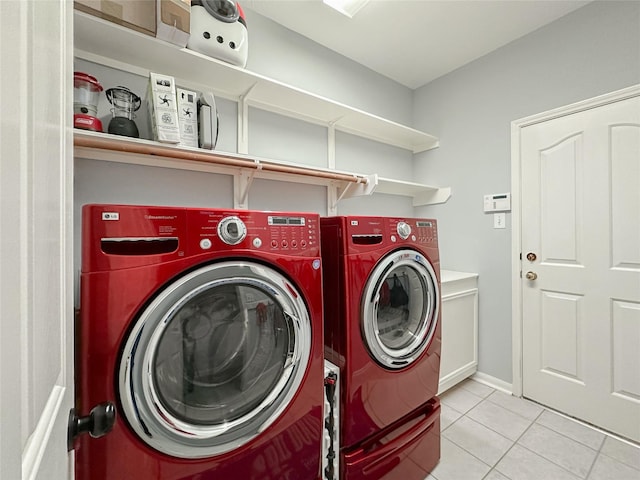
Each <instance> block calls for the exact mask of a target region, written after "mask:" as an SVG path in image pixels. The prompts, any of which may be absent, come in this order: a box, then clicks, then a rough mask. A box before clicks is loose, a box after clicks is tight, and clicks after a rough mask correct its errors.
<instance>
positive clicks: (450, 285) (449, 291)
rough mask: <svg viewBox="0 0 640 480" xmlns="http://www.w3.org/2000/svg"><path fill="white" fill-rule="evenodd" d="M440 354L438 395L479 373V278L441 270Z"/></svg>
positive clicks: (473, 274) (475, 274)
mask: <svg viewBox="0 0 640 480" xmlns="http://www.w3.org/2000/svg"><path fill="white" fill-rule="evenodd" d="M440 274H441V285H442V286H441V295H442V352H441V357H440V383H439V388H438V393H439V394H440V393H442V392H444V391H446V390H448V389H449V388H451V387H453V386H454V385H457V384H458V383H460V382H461V381H463V380H464V379H465V378H467V377H470V376H471V375H473V374H474V373H476V371H477V369H478V274H477V273H467V272H454V271H451V270H442V271H441V272H440Z"/></svg>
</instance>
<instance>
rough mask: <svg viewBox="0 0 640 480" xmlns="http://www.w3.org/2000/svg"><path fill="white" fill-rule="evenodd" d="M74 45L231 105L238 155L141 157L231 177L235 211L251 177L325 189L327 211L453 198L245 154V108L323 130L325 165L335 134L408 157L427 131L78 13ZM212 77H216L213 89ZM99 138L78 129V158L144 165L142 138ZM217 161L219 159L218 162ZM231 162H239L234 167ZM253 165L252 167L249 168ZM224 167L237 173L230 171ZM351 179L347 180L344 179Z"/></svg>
mask: <svg viewBox="0 0 640 480" xmlns="http://www.w3.org/2000/svg"><path fill="white" fill-rule="evenodd" d="M74 45H75V51H74V54H75V56H76V57H77V58H80V59H83V60H88V61H91V62H95V63H99V64H101V65H105V66H107V67H110V68H115V69H119V70H123V71H126V72H131V73H135V74H138V75H142V76H147V75H148V74H149V72H161V73H163V74H166V75H171V76H173V77H174V78H175V79H176V82H177V83H178V84H180V85H181V86H184V87H187V88H192V89H196V90H201V89H207V90H213V92H214V93H215V94H216V95H219V96H221V97H223V98H227V99H231V100H233V101H235V102H237V103H238V142H237V153H222V152H210V151H209V152H207V151H203V150H200V151H199V155H193V152H192V151H189V150H186V149H180V148H165V147H164V146H163V147H162V148H163V150H162V152H160V151H158V152H154V153H149V154H147V156H148V155H159V156H160V157H164V158H165V159H166V158H171V161H170V162H166V161H165V166H168V167H170V168H182V169H184V168H186V169H194V170H203V169H204V170H205V171H211V172H215V173H228V174H232V175H234V178H235V179H236V180H235V187H236V188H235V192H234V193H235V198H234V204H235V206H236V207H237V208H246V198H247V193H248V190H249V188H250V186H251V181H252V180H253V178H254V177H256V178H258V177H268V178H275V179H279V180H288V181H292V179H293V181H298V180H301V181H302V183H310V182H313V183H316V184H318V185H327V187H329V190H328V191H329V195H328V201H329V205H328V212H329V213H332V212H334V211H335V208H336V205H337V202H338V201H339V200H340V199H341V198H347V197H350V196H357V195H370V194H372V193H374V192H380V193H387V194H394V195H404V196H409V197H412V198H413V204H414V205H415V206H418V205H427V204H433V203H442V202H445V201H446V200H447V199H448V198H449V196H450V194H451V189H450V188H446V187H436V186H431V185H424V184H419V183H413V182H404V181H397V180H394V179H389V178H380V177H379V176H378V175H377V174H376V173H375V172H374V173H371V172H364V173H353V174H352V173H349V172H336V173H338V176H337V177H336V178H335V179H332V178H331V176H330V175H327V172H326V171H324V172H322V171H321V169H317V168H308V167H306V166H304V165H292V164H287V165H286V167H287V168H284V169H280V168H276V167H274V168H269V169H263V166H269V167H270V166H277V165H285V164H286V162H280V161H278V160H277V159H273V160H272V159H268V160H267V159H256V158H252V157H250V156H249V155H248V154H247V153H248V121H247V118H248V114H247V111H248V107H249V106H251V107H254V108H259V109H263V110H267V111H270V112H275V113H278V114H281V115H286V116H289V117H292V118H295V119H299V120H302V121H305V122H311V123H315V124H319V125H323V126H325V127H326V128H327V131H328V135H327V142H328V156H329V158H328V161H327V165H328V167H331V166H332V165H333V160H332V159H335V131H342V132H345V133H348V134H352V135H357V136H360V137H364V138H368V139H372V140H375V141H378V142H381V143H385V144H388V145H393V146H396V147H400V148H403V149H405V150H410V151H411V152H413V153H418V152H422V151H425V150H428V149H431V148H435V147H437V146H438V139H437V138H435V137H433V136H432V135H429V134H427V133H424V132H421V131H418V130H415V129H413V128H410V127H407V126H404V125H400V124H398V123H396V122H393V121H390V120H387V119H384V118H381V117H379V116H376V115H372V114H370V113H367V112H364V111H362V110H359V109H356V108H352V107H350V106H348V105H344V104H341V103H339V102H335V101H333V100H331V99H327V98H323V97H321V96H318V95H315V94H313V93H310V92H306V91H304V90H301V89H299V88H297V87H294V86H290V85H286V84H284V83H282V82H279V81H277V80H273V79H270V78H267V77H264V76H262V75H259V74H257V73H253V72H250V71H248V70H245V69H242V68H238V67H236V66H234V65H230V64H228V63H225V62H221V61H218V60H216V59H213V58H209V57H207V56H204V55H201V54H199V53H197V52H194V51H192V50H188V49H184V48H179V47H177V46H175V45H173V44H170V43H167V42H163V41H161V40H157V39H156V38H153V37H150V36H148V35H144V34H141V33H138V32H136V31H133V30H130V29H127V28H124V27H121V26H119V25H116V24H113V23H110V22H108V21H105V20H102V19H99V18H96V17H93V16H91V15H87V14H85V13H82V12H78V11H76V12H75V15H74ZM132 45H135V48H132ZM211 79H215V82H214V84H212V82H211ZM98 137H99V135H98ZM105 137H111V138H110V139H111V142H109V141H103V140H101V139H100V138H96V136H95V135H93V136H92V135H87V134H85V133H79V132H78V133H77V134H76V153H77V154H78V153H82V154H83V155H84V156H83V158H92V159H96V160H105V161H115V160H114V155H112V153H109V152H114V151H117V152H118V159H119V161H124V162H127V163H137V164H141V165H145V164H148V163H149V161H148V160H145V159H144V155H145V154H140V151H141V145H142V147H143V148H147V147H148V145H146V142H145V141H139V142H138V141H133V142H132V141H130V140H126V139H123V138H114V137H113V136H108V135H105ZM79 143H80V144H81V145H79ZM131 148H133V151H131ZM79 150H82V151H81V152H80V151H79ZM87 154H88V156H87ZM223 157H224V159H225V160H224V161H222V162H221V161H220V160H221V159H223ZM234 159H237V160H239V163H238V164H236V165H232V163H233V162H232V160H234ZM251 163H253V166H251V165H249V164H251ZM230 166H232V167H234V168H235V170H233V168H231V169H230V168H228V167H230ZM220 167H222V170H223V171H221V169H220ZM238 167H239V169H238ZM267 170H269V172H268V173H267ZM277 170H281V171H280V172H278V171H277ZM327 170H331V168H329V169H327ZM281 174H282V175H281ZM316 174H317V175H316ZM343 174H344V175H346V176H344V175H343ZM349 176H350V177H351V178H347V177H349Z"/></svg>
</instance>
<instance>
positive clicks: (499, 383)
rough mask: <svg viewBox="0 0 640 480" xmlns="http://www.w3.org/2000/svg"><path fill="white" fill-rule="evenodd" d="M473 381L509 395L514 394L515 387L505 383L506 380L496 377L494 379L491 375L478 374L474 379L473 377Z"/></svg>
mask: <svg viewBox="0 0 640 480" xmlns="http://www.w3.org/2000/svg"><path fill="white" fill-rule="evenodd" d="M471 379H472V380H475V381H476V382H478V383H482V384H484V385H487V386H488V387H491V388H495V389H496V390H500V391H501V392H504V393H506V394H507V395H511V394H512V393H513V385H512V384H511V383H508V382H505V381H504V380H500V379H499V378H496V377H492V376H491V375H487V374H486V373H482V372H476V373H475V374H474V375H473V377H471Z"/></svg>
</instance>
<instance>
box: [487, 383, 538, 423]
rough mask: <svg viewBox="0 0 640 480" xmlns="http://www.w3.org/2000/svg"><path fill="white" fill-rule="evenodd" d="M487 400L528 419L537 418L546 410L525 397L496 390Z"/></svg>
mask: <svg viewBox="0 0 640 480" xmlns="http://www.w3.org/2000/svg"><path fill="white" fill-rule="evenodd" d="M487 400H489V401H491V402H493V403H495V404H496V405H500V406H501V407H503V408H506V409H507V410H510V411H512V412H513V413H517V414H518V415H520V416H521V417H524V418H526V419H528V420H535V419H536V418H538V416H539V415H540V414H541V413H542V412H543V411H544V408H543V407H541V406H540V405H538V404H537V403H533V402H531V401H529V400H525V399H524V398H518V397H514V396H513V395H507V394H506V393H504V392H500V391H497V390H496V391H495V392H493V393H492V394H491V395H489V396H488V397H487Z"/></svg>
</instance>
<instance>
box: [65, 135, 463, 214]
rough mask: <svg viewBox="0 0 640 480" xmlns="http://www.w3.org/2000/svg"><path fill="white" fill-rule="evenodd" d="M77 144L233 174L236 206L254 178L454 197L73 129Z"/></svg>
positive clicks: (106, 156)
mask: <svg viewBox="0 0 640 480" xmlns="http://www.w3.org/2000/svg"><path fill="white" fill-rule="evenodd" d="M74 147H75V148H74V155H75V156H76V157H78V158H86V159H91V160H102V161H109V162H118V163H129V164H135V165H145V166H152V167H164V168H175V169H182V170H193V171H203V172H209V173H220V174H226V175H233V176H234V178H235V179H236V181H235V182H234V184H235V192H234V195H235V199H234V204H235V207H236V208H246V204H247V202H246V200H247V195H248V193H249V189H250V188H251V183H252V181H253V179H254V178H266V179H270V180H279V181H287V182H296V183H307V184H314V185H325V186H327V187H331V188H336V189H337V190H338V191H339V192H340V193H339V194H338V196H337V198H338V200H340V199H342V198H349V197H356V196H362V195H371V194H373V193H376V192H378V193H386V194H392V195H402V196H407V197H412V198H413V204H414V206H418V205H427V204H432V203H443V202H445V201H446V200H447V199H448V198H449V196H450V195H451V189H450V188H439V187H433V186H430V185H422V184H418V183H412V182H404V181H399V180H391V179H387V178H380V177H378V175H376V174H372V175H364V174H358V173H351V172H342V171H338V170H333V169H329V168H327V169H323V168H318V167H308V166H305V165H299V164H293V163H288V162H281V161H274V160H268V159H262V158H257V157H252V156H249V155H242V154H236V153H226V152H217V151H211V150H203V149H198V148H190V147H179V146H175V145H169V144H162V143H158V142H154V141H151V140H145V139H139V138H130V137H120V136H117V135H110V134H106V133H101V132H90V131H86V130H75V131H74ZM336 203H337V202H336ZM331 207H335V205H332V206H331Z"/></svg>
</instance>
